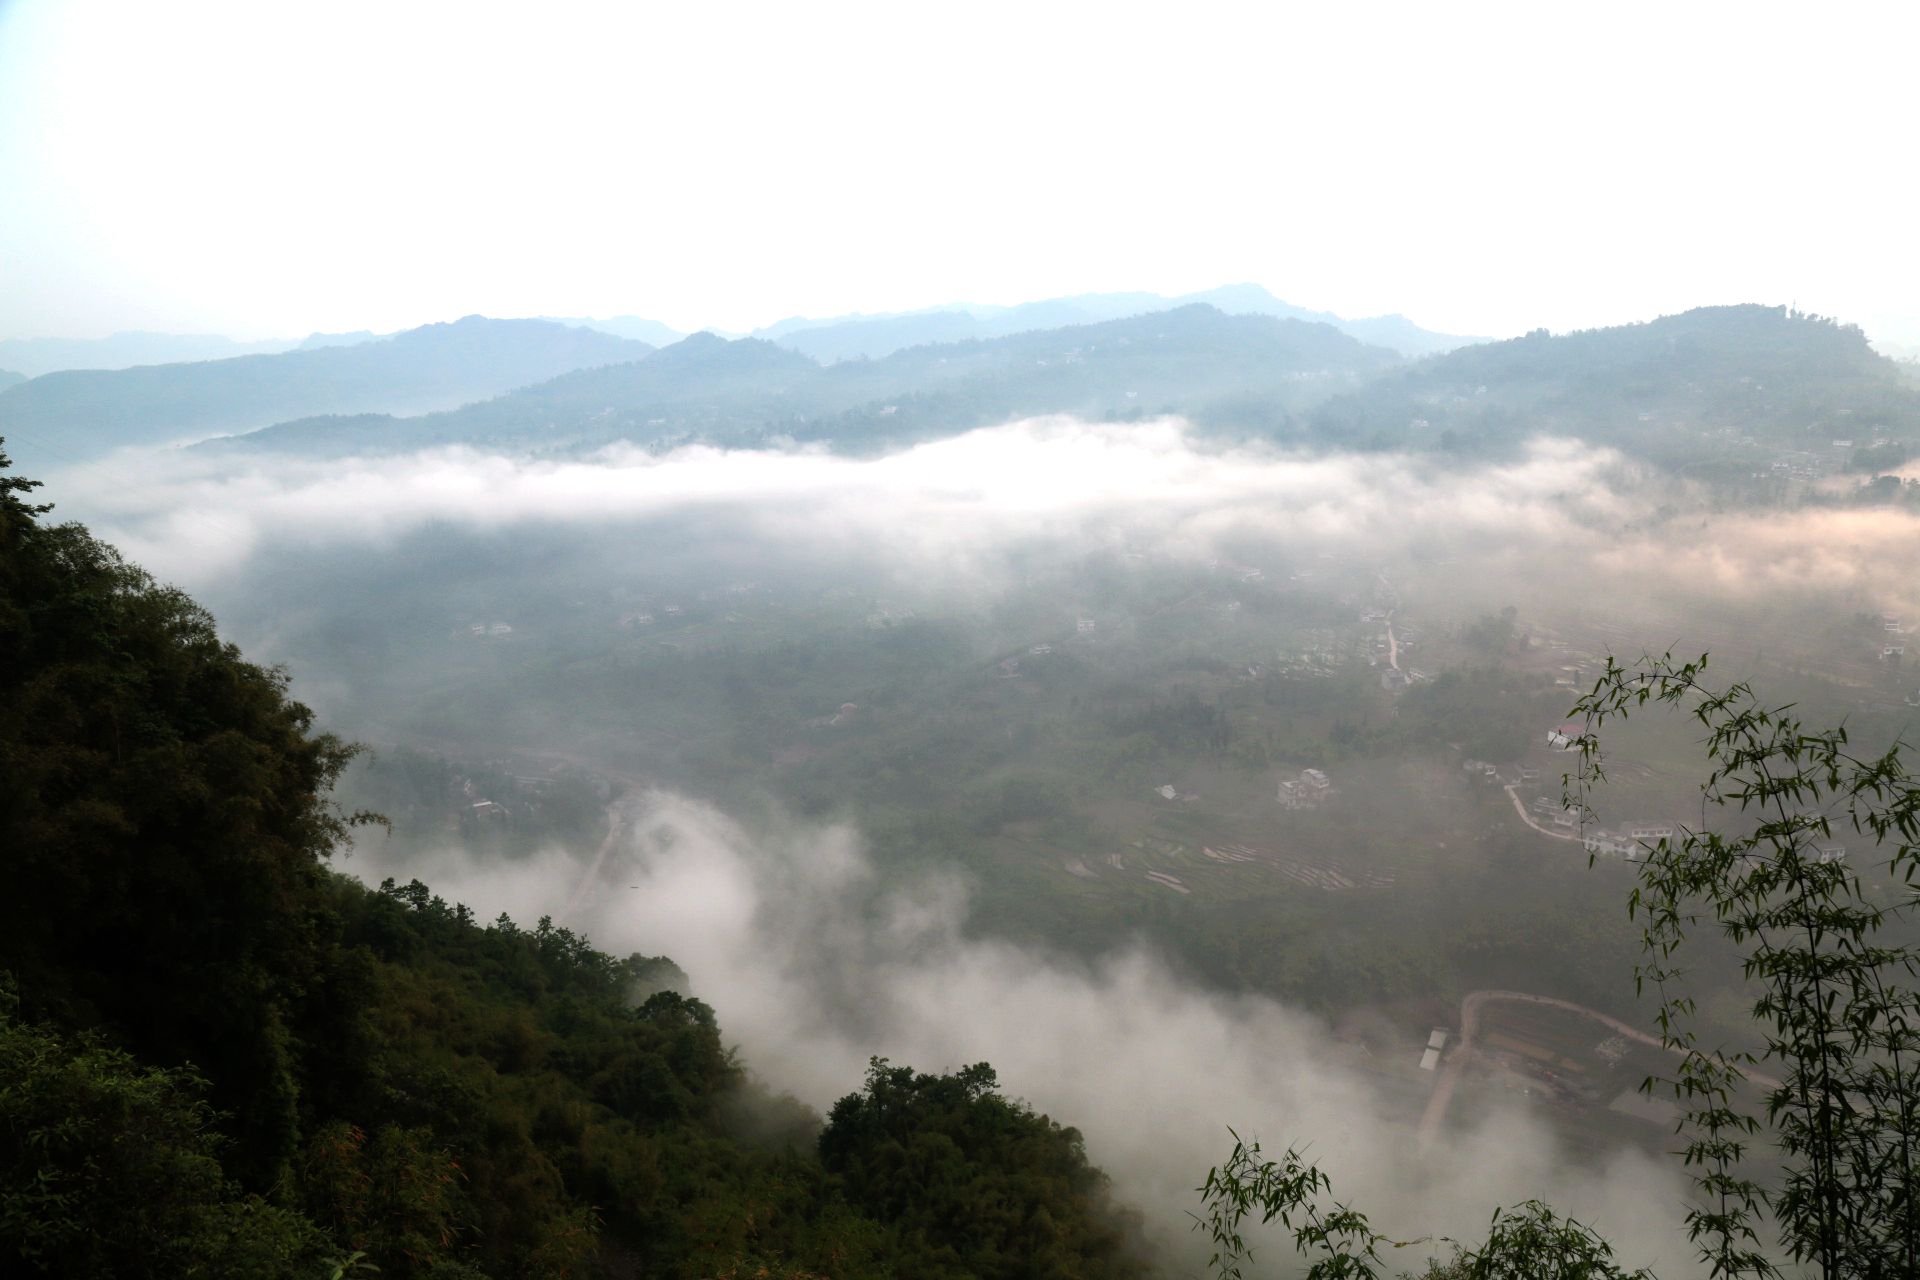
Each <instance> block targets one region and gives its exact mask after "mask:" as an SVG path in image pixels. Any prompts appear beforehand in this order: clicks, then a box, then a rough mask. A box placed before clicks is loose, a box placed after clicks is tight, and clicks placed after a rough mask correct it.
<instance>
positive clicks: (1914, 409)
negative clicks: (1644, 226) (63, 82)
mask: <svg viewBox="0 0 1920 1280" xmlns="http://www.w3.org/2000/svg"><path fill="white" fill-rule="evenodd" d="M1030 314H1031V313H1030ZM921 320H922V321H925V322H927V323H926V328H925V331H926V332H936V331H939V330H938V325H939V323H940V321H939V320H938V318H932V317H922V318H921ZM802 332H805V331H802ZM791 336H793V335H782V336H781V338H780V340H778V341H770V340H767V339H764V338H745V339H738V340H732V341H729V340H727V339H723V338H719V337H716V336H714V335H712V334H696V335H694V336H693V337H691V338H688V339H686V340H684V341H682V342H680V343H677V344H675V345H673V346H669V347H664V348H661V349H660V350H659V351H658V352H656V353H655V354H653V355H651V356H649V357H647V358H646V359H644V360H640V361H636V362H632V363H626V364H619V365H614V366H611V367H607V368H598V369H583V370H580V371H577V372H572V373H568V374H564V375H561V376H559V377H556V378H554V379H552V380H550V381H546V382H542V383H539V384H536V385H531V386H526V387H522V388H520V389H518V390H515V391H512V392H510V393H509V394H506V395H502V396H500V397H498V398H496V399H493V400H487V401H482V402H476V403H471V404H466V405H464V406H462V407H460V408H457V409H450V410H446V411H443V412H437V413H431V414H427V415H425V416H419V417H403V416H396V415H389V414H363V415H359V416H354V417H315V418H308V419H303V420H296V421H292V422H287V423H282V424H279V425H277V426H274V427H272V428H269V429H266V430H262V431H258V432H254V433H252V434H250V435H246V436H242V437H237V438H234V439H231V440H220V441H213V442H209V445H208V447H210V448H218V449H235V450H252V449H272V450H275V451H282V452H294V453H303V454H315V455H320V456H340V455H344V454H350V453H398V452H407V451H411V450H415V449H421V448H428V447H436V446H443V445H467V446H473V447H480V448H487V449H498V450H502V451H505V452H508V453H531V454H537V455H539V456H543V457H561V456H579V455H582V454H585V453H589V452H592V451H593V450H596V449H599V448H602V447H604V446H606V445H609V444H615V443H627V444H636V445H640V446H642V447H644V448H647V449H649V450H655V451H665V450H669V449H673V448H676V447H679V446H682V445H689V444H704V445H713V446H719V447H725V448H753V447H762V446H768V445H773V446H780V445H785V444H811V445H816V446H825V447H827V448H830V449H833V450H836V451H839V452H846V453H859V454H871V453H875V452H880V451H885V450H888V449H893V448H899V447H903V446H906V445H910V444H913V443H916V442H919V441H923V440H928V439H934V438H938V437H941V436H948V435H955V434H959V433H961V432H964V431H968V430H972V429H974V428H976V427H982V426H990V425H994V424H996V423H1001V422H1005V421H1008V420H1011V419H1014V418H1020V417H1031V416H1036V415H1043V414H1073V415H1078V416H1080V417H1084V418H1088V419H1092V420H1107V421H1130V420H1138V419H1143V418H1148V417H1154V416H1160V415H1178V416H1181V417H1184V418H1186V419H1188V420H1189V421H1191V422H1193V423H1194V424H1195V425H1196V426H1197V427H1198V428H1199V429H1201V430H1202V431H1205V432H1209V433H1212V434H1215V435H1220V436H1225V437H1229V438H1234V439H1253V440H1264V441H1267V442H1271V443H1275V444H1283V445H1287V446H1290V447H1299V448H1307V449H1316V450H1318V449H1349V450H1350V449H1362V450H1367V451H1380V450H1410V451H1413V452H1417V453H1424V454H1431V455H1436V456H1456V457H1461V458H1467V457H1477V458H1486V457H1503V456H1510V455H1514V454H1516V453H1517V452H1518V451H1519V450H1520V449H1521V447H1522V445H1523V444H1524V442H1525V441H1526V440H1527V439H1529V438H1531V437H1534V436H1538V435H1542V434H1552V435H1565V436H1575V437H1579V438H1581V439H1585V440H1587V441H1589V442H1591V443H1594V444H1601V445H1609V446H1613V447H1617V448H1621V449H1624V450H1626V451H1628V452H1629V453H1632V454H1634V455H1636V456H1640V457H1643V458H1647V459H1649V460H1653V461H1659V462H1664V463H1669V464H1672V465H1676V466H1678V465H1681V464H1683V463H1684V464H1685V465H1688V466H1689V467H1693V468H1698V467H1700V466H1702V465H1713V464H1714V463H1715V461H1716V460H1717V461H1718V462H1719V463H1721V464H1724V465H1725V466H1726V467H1728V468H1731V469H1732V470H1733V471H1734V472H1739V473H1743V474H1751V473H1752V471H1753V469H1754V468H1755V467H1756V466H1764V465H1768V464H1769V463H1770V462H1771V461H1772V460H1774V457H1773V455H1776V454H1778V453H1779V451H1781V450H1812V451H1815V452H1818V453H1820V454H1821V456H1822V457H1823V458H1827V459H1833V458H1837V457H1839V455H1837V454H1835V453H1834V452H1833V451H1834V450H1835V449H1836V448H1839V447H1840V446H1836V445H1835V444H1834V443H1833V442H1834V441H1849V442H1850V443H1849V444H1848V445H1847V446H1846V447H1845V449H1844V450H1843V452H1846V450H1850V449H1852V448H1854V447H1855V446H1856V445H1857V447H1859V448H1865V449H1870V448H1873V447H1874V442H1875V441H1876V440H1882V439H1889V438H1891V439H1904V438H1909V437H1913V438H1920V386H1916V385H1915V384H1914V382H1913V381H1912V379H1911V378H1909V377H1908V376H1906V371H1905V370H1904V369H1903V368H1902V366H1900V365H1898V364H1896V363H1895V362H1893V361H1891V360H1888V359H1887V358H1885V357H1884V356H1881V355H1879V354H1878V353H1876V352H1875V351H1874V350H1873V348H1872V347H1871V346H1870V345H1869V344H1868V343H1867V341H1866V339H1865V337H1864V336H1863V335H1862V334H1861V332H1860V331H1859V330H1858V329H1856V328H1853V327H1851V326H1843V325H1840V324H1837V323H1834V322H1832V321H1828V320H1823V319H1820V318H1818V317H1810V316H1805V315H1800V314H1797V313H1793V312H1789V311H1788V310H1786V309H1785V308H1779V307H1761V306H1735V307H1711V308H1702V309H1699V310H1695V311H1690V312H1686V313H1683V314H1681V315H1677V316H1667V317H1662V318H1660V319H1658V320H1654V321H1650V322H1648V323H1645V324H1637V325H1625V326H1620V327H1616V328H1610V329H1597V330H1588V331H1583V332H1578V333H1571V334H1562V335H1558V336H1554V335H1549V334H1547V333H1546V332H1545V331H1540V332H1538V333H1534V334H1530V335H1528V336H1526V337H1524V338H1516V339H1512V340H1510V341H1506V342H1498V343H1487V344H1482V345H1477V346H1471V347H1463V348H1459V349H1456V350H1454V351H1451V352H1447V353H1443V354H1439V355H1434V356H1429V357H1426V358H1423V359H1420V360H1415V361H1408V360H1406V359H1404V358H1402V357H1400V356H1398V355H1396V354H1395V353H1394V352H1392V351H1390V350H1388V349H1386V348H1384V347H1379V346H1369V345H1367V344H1365V343H1362V342H1360V341H1359V340H1357V339H1355V338H1353V337H1352V336H1350V335H1348V334H1345V333H1342V332H1340V331H1338V330H1336V329H1335V328H1333V327H1332V326H1330V325H1327V324H1322V323H1313V322H1308V321H1303V320H1293V319H1284V320H1283V319H1276V318H1274V317H1271V316H1264V315H1228V314H1225V313H1224V312H1222V311H1220V310H1218V309H1216V308H1214V307H1211V306H1206V305H1201V304H1192V305H1188V306H1185V307H1181V308H1179V309H1176V310H1173V311H1158V312H1149V313H1147V314H1144V315H1136V316H1131V317H1127V318H1125V319H1120V320H1108V321H1103V322H1100V323H1096V324H1084V325H1072V326H1067V327H1064V328H1056V329H1044V330H1035V331H1028V332H1021V333H1015V334H1010V335H1007V336H1003V337H995V338H985V339H975V338H970V339H961V340H957V341H945V342H933V343H927V344H922V345H914V346H911V347H906V348H903V349H900V350H897V351H894V352H893V353H891V354H889V355H886V356H882V357H878V358H873V359H848V360H842V361H839V362H836V363H830V364H826V365H821V364H818V363H816V362H815V360H813V359H811V358H809V357H808V356H806V355H803V354H802V353H800V352H797V351H793V350H790V349H788V348H787V347H786V346H785V345H784V342H785V340H786V338H787V337H791ZM4 402H5V401H4V398H3V397H0V405H3V404H4ZM1855 437H1858V440H1857V441H1855V440H1854V438H1855ZM1847 456H1849V457H1850V456H1851V454H1850V453H1848V455H1847ZM1822 465H1825V464H1824V463H1823V464H1822ZM1692 474H1695V475H1699V474H1700V473H1699V472H1698V471H1697V470H1695V471H1694V472H1692Z"/></svg>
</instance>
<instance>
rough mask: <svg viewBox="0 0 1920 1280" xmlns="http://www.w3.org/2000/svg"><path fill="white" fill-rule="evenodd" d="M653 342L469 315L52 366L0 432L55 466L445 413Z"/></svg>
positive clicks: (3, 405)
mask: <svg viewBox="0 0 1920 1280" xmlns="http://www.w3.org/2000/svg"><path fill="white" fill-rule="evenodd" d="M652 349H653V348H651V347H649V346H647V345H646V344H645V343H640V342H633V341H631V340H628V339H624V338H615V337H612V336H610V335H608V334H603V333H596V332H593V331H591V330H587V329H576V328H571V327H568V326H566V325H560V324H554V323H551V322H548V321H542V320H491V319H487V318H486V317H483V316H469V317H467V318H466V319H464V320H457V321H453V322H451V323H448V324H432V325H424V326H422V327H420V328H418V329H410V330H407V331H406V332H404V333H399V334H395V335H393V336H391V337H387V338H381V339H376V340H371V341H365V342H359V343H354V344H352V345H347V346H327V347H319V348H313V349H308V350H301V351H286V352H279V353H276V354H272V355H250V356H239V357H235V358H233V359H229V360H211V361H202V362H199V363H193V364H169V365H149V366H141V367H137V368H132V369H120V370H69V371H63V372H56V373H49V374H46V375H43V376H42V377H38V378H34V379H31V380H30V381H27V382H22V383H19V384H17V385H15V386H13V387H10V388H8V389H6V390H5V391H0V436H5V437H7V438H8V439H9V446H10V448H11V449H12V451H13V452H14V453H15V454H16V456H19V457H22V458H31V457H33V455H34V454H35V453H36V451H38V452H45V453H46V454H48V456H49V457H50V459H51V460H52V461H53V462H54V463H55V464H56V465H57V463H58V462H61V461H74V460H79V459H84V458H86V457H90V456H94V455H97V454H99V453H103V452H105V451H107V450H110V449H113V448H118V447H121V446H124V445H135V444H163V443H166V442H169V441H173V440H180V439H190V438H194V437H205V436H209V435H216V434H220V433H223V432H235V431H250V430H253V429H256V428H258V427H262V426H267V425H270V424H272V423H274V422H280V421H285V420H286V419H288V418H295V417H304V416H309V415H312V414H352V413H365V412H383V413H425V412H431V411H433V410H436V409H447V408H451V407H453V406H455V405H459V404H464V403H467V402H469V401H473V400H480V399H485V398H487V397H491V396H496V395H499V394H500V393H501V392H504V391H510V390H512V389H513V388H515V387H520V386H526V385H528V384H529V383H535V382H541V381H544V380H546V379H548V378H552V377H554V376H555V375H556V374H562V373H567V372H570V371H572V370H575V369H581V368H587V367H591V366H598V365H609V364H618V363H622V362H625V361H631V360H637V359H639V358H641V357H642V356H645V355H647V354H648V353H649V352H650V351H652Z"/></svg>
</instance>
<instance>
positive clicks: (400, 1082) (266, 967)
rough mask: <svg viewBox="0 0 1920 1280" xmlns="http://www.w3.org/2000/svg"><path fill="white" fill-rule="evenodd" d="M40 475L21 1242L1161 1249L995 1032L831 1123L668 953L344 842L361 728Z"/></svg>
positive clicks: (385, 1266) (504, 1251) (693, 1265)
mask: <svg viewBox="0 0 1920 1280" xmlns="http://www.w3.org/2000/svg"><path fill="white" fill-rule="evenodd" d="M3 462H4V459H3V458H0V464H3ZM31 488H32V486H31V485H30V483H29V482H26V481H22V480H20V479H17V478H15V477H13V476H12V475H11V474H10V473H6V472H4V471H0V850H4V851H5V854H4V857H5V865H6V872H7V881H8V885H9V892H8V893H7V894H6V895H4V896H3V897H0V1203H3V1204H4V1205H5V1206H6V1209H5V1212H4V1213H0V1257H3V1258H5V1259H6V1260H7V1271H8V1274H16V1275H44V1276H89V1275H97V1276H116V1277H135V1276H184V1275H197V1276H232V1277H241V1276H247V1277H254V1276H317V1275H322V1274H338V1273H339V1271H340V1270H344V1271H345V1272H346V1273H348V1274H359V1273H361V1272H366V1273H369V1274H371V1273H373V1271H374V1268H378V1274H379V1275H381V1276H385V1277H396V1276H432V1277H443V1278H450V1277H475V1276H543V1277H544V1276H554V1277H559V1276H602V1275H605V1276H639V1275H644V1276H688V1277H692V1276H806V1275H819V1276H846V1277H859V1276H893V1275H899V1276H951V1277H956V1278H957V1277H961V1276H1009V1277H1011V1276H1057V1277H1078V1276H1123V1275H1130V1274H1136V1273H1139V1272H1141V1271H1142V1270H1143V1264H1142V1263H1141V1262H1140V1261H1139V1260H1138V1256H1137V1250H1136V1246H1135V1245H1134V1243H1133V1240H1134V1233H1133V1230H1132V1228H1131V1225H1130V1220H1129V1219H1128V1217H1127V1215H1125V1214H1124V1213H1122V1212H1120V1211H1118V1210H1117V1209H1115V1207H1114V1206H1113V1205H1112V1204H1111V1203H1110V1202H1109V1200H1108V1196H1107V1192H1106V1181H1105V1179H1104V1177H1103V1176H1102V1175H1101V1174H1100V1173H1099V1171H1098V1170H1096V1169H1094V1168H1092V1167H1091V1166H1089V1165H1088V1163H1087V1161H1086V1158H1085V1155H1084V1152H1083V1150H1082V1147H1081V1143H1080V1139H1079V1135H1078V1134H1077V1133H1076V1132H1075V1131H1074V1130H1072V1129H1069V1128H1064V1127H1062V1126H1060V1125H1058V1124H1056V1123H1054V1122H1053V1121H1052V1120H1050V1119H1048V1118H1047V1117H1044V1116H1040V1115H1036V1114H1034V1113H1033V1112H1032V1111H1030V1110H1029V1109H1027V1108H1026V1107H1025V1106H1024V1105H1022V1104H1020V1103H1017V1102H1014V1101H1011V1100H1008V1099H1007V1098H1005V1097H1003V1096H1002V1095H1001V1094H1000V1093H999V1092H998V1091H997V1087H996V1083H997V1082H996V1080H995V1077H994V1075H993V1072H992V1070H991V1068H989V1067H987V1066H985V1065H984V1064H978V1065H975V1066H971V1067H967V1068H965V1069H964V1070H961V1071H960V1072H959V1073H958V1074H956V1075H952V1076H945V1075H923V1074H916V1073H914V1072H912V1071H910V1070H908V1069H906V1068H901V1067H892V1066H890V1065H888V1064H884V1063H876V1064H875V1065H874V1068H873V1070H872V1072H871V1073H870V1074H869V1077H868V1079H867V1081H866V1082H865V1087H864V1090H863V1091H861V1092H858V1093H854V1094H850V1095H849V1096H848V1097H847V1098H846V1099H844V1100H843V1101H842V1102H841V1103H840V1104H839V1106H838V1107H836V1108H835V1110H834V1113H833V1115H832V1117H831V1119H830V1120H829V1122H828V1123H826V1124H825V1125H824V1126H823V1125H822V1124H821V1122H820V1120H819V1118H818V1117H817V1116H815V1115H814V1114H812V1113H811V1112H810V1111H808V1110H807V1109H806V1108H804V1107H803V1106H801V1105H800V1104H798V1103H796V1102H794V1101H793V1100H791V1099H785V1098H774V1097H770V1096H768V1095H767V1094H766V1093H765V1092H764V1091H763V1090H762V1089H760V1088H759V1087H758V1086H756V1085H755V1084H754V1083H753V1081H752V1078H751V1075H750V1073H749V1070H748V1066H749V1064H743V1063H741V1062H739V1061H738V1060H737V1059H736V1058H735V1056H734V1055H733V1054H732V1053H731V1052H730V1051H729V1050H728V1049H727V1047H726V1042H725V1040H724V1039H723V1036H722V1033H721V1030H720V1025H719V1023H718V1021H717V1019H716V1016H715V1013H714V1011H713V1010H711V1009H710V1008H709V1007H708V1006H707V1005H705V1004H704V1003H702V1002H701V1001H700V1000H698V999H696V998H694V997H693V996H691V995H689V994H688V993H687V990H686V979H685V975H683V974H681V973H680V972H679V971H678V969H677V968H676V967H675V966H673V964H672V963H671V962H670V961H668V960H665V959H663V958H660V957H646V956H640V955H634V956H629V957H627V958H625V959H618V958H616V957H613V956H610V955H606V954H603V953H601V952H598V951H596V950H594V949H593V948H592V946H591V945H590V944H589V943H588V941H587V940H586V939H584V938H581V937H578V936H576V935H574V934H573V933H571V932H569V931H568V930H566V929H564V928H557V927H555V926H554V925H553V924H552V923H551V922H550V921H547V920H544V919H543V920H541V921H539V922H538V923H537V924H535V925H533V926H532V927H527V928H523V927H521V926H520V925H517V924H516V923H515V922H513V921H511V920H509V919H507V918H506V917H504V916H503V917H500V918H499V919H496V920H494V921H493V922H491V923H486V924H483V923H482V922H480V921H478V920H476V919H474V917H473V914H472V913H471V912H470V911H468V910H467V908H465V907H463V906H461V905H459V904H457V903H449V902H446V901H444V900H442V899H441V898H439V897H438V896H436V895H435V894H434V893H433V892H432V891H431V890H430V889H429V888H428V887H427V886H425V885H423V884H420V883H419V882H417V881H416V882H413V883H410V884H407V885H404V886H402V885H395V884H394V883H392V882H391V881H389V882H387V883H385V884H383V885H381V886H380V887H379V888H378V889H369V888H367V887H365V886H363V885H361V884H360V883H358V882H357V881H355V880H353V879H351V878H349V877H347V876H345V875H343V874H340V872H339V871H337V870H336V869H335V868H334V867H333V866H332V865H331V863H330V858H331V855H333V853H334V852H335V849H336V847H337V845H338V842H339V841H340V838H341V837H342V835H343V834H344V832H345V830H346V828H347V824H348V823H349V822H351V821H355V820H358V819H351V818H349V817H348V816H346V815H343V814H341V813H339V812H338V811H337V810H336V809H335V808H334V807H333V806H332V805H331V803H330V801H329V799H328V789H329V787H330V785H331V783H332V781H333V780H334V778H335V777H336V775H337V774H338V773H339V771H340V769H341V768H342V767H343V766H344V764H345V763H346V762H347V760H348V759H349V756H350V754H351V750H350V748H348V747H347V746H345V745H344V744H342V743H340V742H338V741H336V740H334V739H333V738H331V737H329V736H328V735H326V734H324V733H320V732H316V728H315V725H314V723H313V717H312V715H311V714H310V713H309V712H308V711H307V710H306V708H304V707H302V706H300V705H299V704H297V703H294V702H292V701H290V700H289V699H288V698H287V696H286V679H287V678H286V676H285V675H284V673H281V672H278V671H271V670H266V669H263V668H261V667H258V666H255V665H252V664H250V663H248V662H247V661H245V660H244V658H243V657H242V656H241V655H240V654H239V653H238V652H237V651H236V650H235V649H234V648H233V647H231V646H230V645H225V644H223V643H222V642H221V641H220V640H219V638H218V636H217V634H216V632H215V629H214V626H213V621H212V619H211V618H210V617H209V616H208V615H207V614H206V613H205V612H204V611H203V610H201V609H200V608H199V607H198V606H196V605H195V604H194V603H193V602H192V601H191V600H189V599H188V598H187V597H185V596H184V595H182V594H181V593H179V592H177V591H173V590H170V589H167V588H164V587H161V586H157V585H156V584H155V583H153V582H152V580H151V579H149V578H148V577H147V576H146V575H145V574H144V573H142V572H141V571H140V570H139V569H137V568H135V567H133V566H131V565H129V564H127V563H125V562H124V561H123V560H122V559H121V558H120V557H119V556H118V555H117V554H115V552H114V551H113V550H112V549H111V548H109V547H106V546H104V545H102V544H101V543H99V542H97V541H96V540H94V539H93V538H92V537H91V536H90V535H89V534H88V533H87V532H86V531H85V530H84V529H82V528H80V527H78V526H75V525H56V524H52V523H50V522H49V521H47V520H46V519H45V508H44V507H39V506H35V505H33V504H32V503H30V501H29V499H30V497H31V496H32V494H31ZM848 1083H849V1086H853V1085H854V1084H855V1083H856V1082H853V1081H849V1082H848ZM957 1224H965V1225H964V1229H960V1227H959V1226H958V1225H957Z"/></svg>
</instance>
